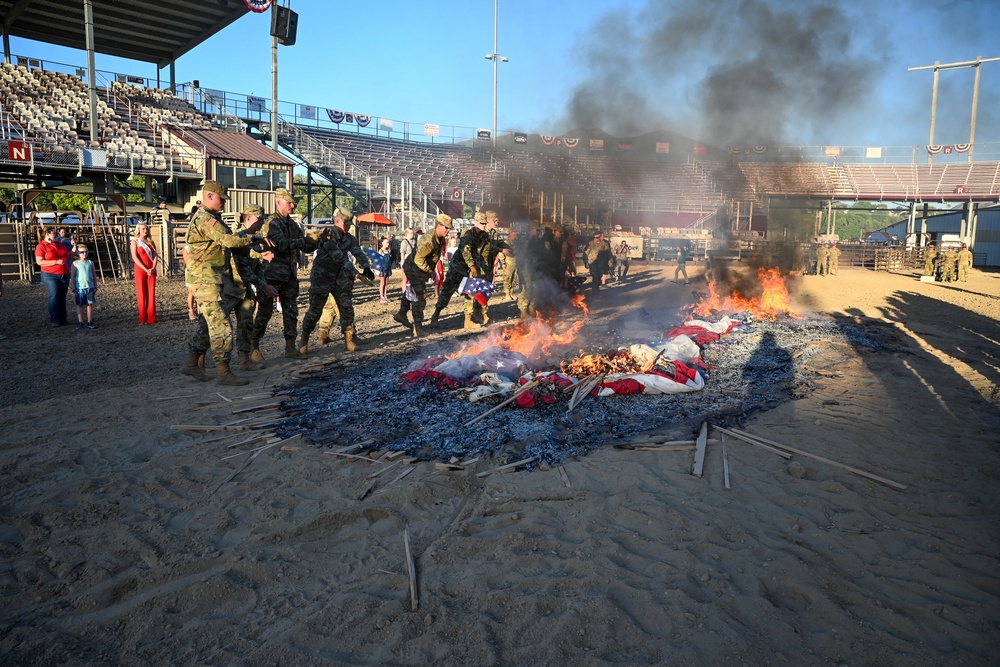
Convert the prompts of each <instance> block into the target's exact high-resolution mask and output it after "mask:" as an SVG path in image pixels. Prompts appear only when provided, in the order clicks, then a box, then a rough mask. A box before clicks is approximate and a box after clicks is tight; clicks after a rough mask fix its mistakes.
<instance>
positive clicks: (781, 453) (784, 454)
mask: <svg viewBox="0 0 1000 667" xmlns="http://www.w3.org/2000/svg"><path fill="white" fill-rule="evenodd" d="M712 428H714V429H715V430H716V431H719V432H721V433H725V434H726V435H731V436H733V437H734V438H736V439H737V440H742V441H743V442H745V443H747V444H748V445H755V446H757V447H760V448H761V449H766V450H767V451H769V452H771V453H772V454H777V455H778V456H780V457H781V458H783V459H790V458H792V455H791V454H789V453H788V452H785V451H782V450H780V449H775V448H774V447H771V446H769V445H765V444H764V443H763V442H758V441H757V440H756V439H754V438H748V437H746V436H742V435H740V434H739V432H738V431H735V430H730V429H728V428H722V427H721V426H716V425H715V424H713V425H712Z"/></svg>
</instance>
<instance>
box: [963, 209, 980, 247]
mask: <svg viewBox="0 0 1000 667" xmlns="http://www.w3.org/2000/svg"><path fill="white" fill-rule="evenodd" d="M978 231H979V204H973V205H972V210H971V211H970V212H969V240H968V241H966V243H968V244H969V251H970V252H971V251H973V250H975V249H976V232H978Z"/></svg>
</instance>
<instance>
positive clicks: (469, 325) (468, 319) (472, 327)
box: [462, 313, 483, 331]
mask: <svg viewBox="0 0 1000 667" xmlns="http://www.w3.org/2000/svg"><path fill="white" fill-rule="evenodd" d="M462 328H463V329H465V330H466V331H482V330H483V325H481V324H476V322H475V321H474V320H473V319H472V315H471V314H470V313H466V314H465V326H464V327H462Z"/></svg>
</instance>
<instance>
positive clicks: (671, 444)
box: [615, 438, 722, 452]
mask: <svg viewBox="0 0 1000 667" xmlns="http://www.w3.org/2000/svg"><path fill="white" fill-rule="evenodd" d="M720 442H722V441H721V440H719V439H718V438H708V439H707V440H705V444H706V445H718V444H719V443H720ZM695 444H696V442H695V441H694V440H667V441H665V442H656V441H655V440H651V441H649V442H646V441H642V440H640V441H637V442H622V443H619V444H617V445H615V449H636V450H644V451H651V450H654V449H662V450H664V451H671V452H687V451H692V452H693V451H694V449H695Z"/></svg>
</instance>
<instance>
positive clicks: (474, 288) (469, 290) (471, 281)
mask: <svg viewBox="0 0 1000 667" xmlns="http://www.w3.org/2000/svg"><path fill="white" fill-rule="evenodd" d="M495 289H496V285H494V284H493V283H491V282H490V281H488V280H483V279H482V278H462V282H461V283H459V285H458V291H459V292H461V293H462V294H467V295H469V296H471V297H472V298H473V299H475V300H476V301H478V302H479V303H480V304H481V305H483V306H485V305H486V303H487V302H488V301H489V298H490V295H491V294H493V290H495Z"/></svg>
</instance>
